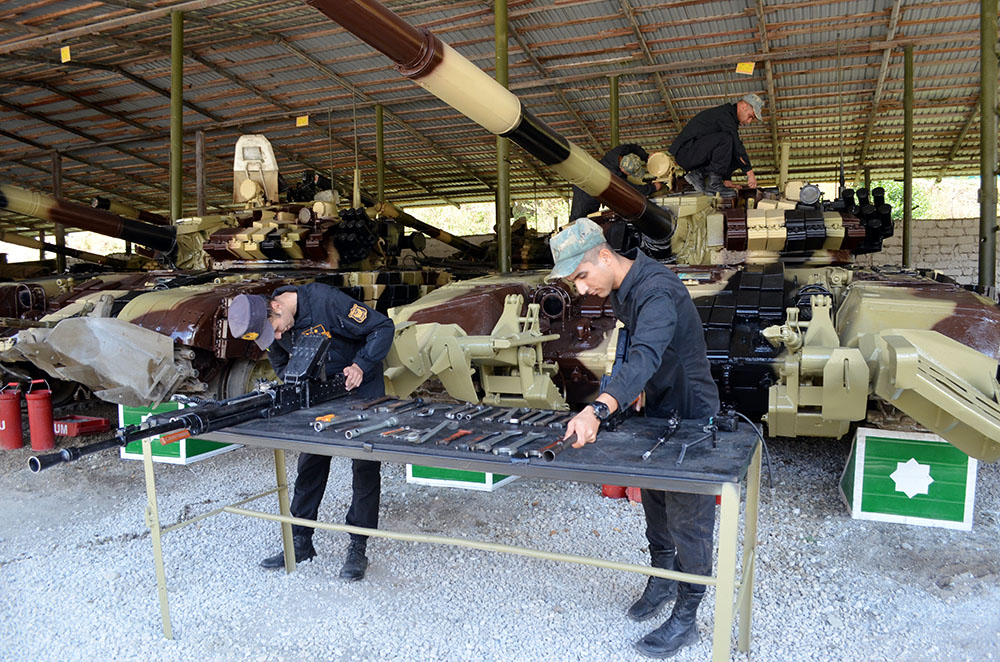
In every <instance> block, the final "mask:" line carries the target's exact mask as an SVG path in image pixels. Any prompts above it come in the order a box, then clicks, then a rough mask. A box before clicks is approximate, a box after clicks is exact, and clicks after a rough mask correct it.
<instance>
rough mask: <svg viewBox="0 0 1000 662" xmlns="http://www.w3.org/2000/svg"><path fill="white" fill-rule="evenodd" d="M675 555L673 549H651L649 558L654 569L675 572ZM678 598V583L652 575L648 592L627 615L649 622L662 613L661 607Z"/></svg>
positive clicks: (644, 592)
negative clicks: (658, 613) (659, 612)
mask: <svg viewBox="0 0 1000 662" xmlns="http://www.w3.org/2000/svg"><path fill="white" fill-rule="evenodd" d="M674 553H675V552H674V550H672V549H671V550H669V551H664V550H662V549H656V550H654V549H652V548H650V550H649V556H650V560H651V565H652V566H653V567H654V568H662V569H663V570H673V569H674ZM676 596H677V582H676V581H675V580H673V579H664V578H663V577H653V576H652V575H650V577H649V581H647V582H646V590H645V591H643V592H642V596H641V597H640V598H639V599H638V600H636V601H635V604H633V605H632V606H631V607H629V608H628V612H626V614H625V615H626V616H628V617H629V618H630V619H631V620H633V621H637V622H640V621H645V620H649V619H650V618H652V617H653V616H656V613H657V612H658V611H660V607H662V606H663V605H665V604H666V603H667V602H669V601H670V600H673V599H674V598H675V597H676Z"/></svg>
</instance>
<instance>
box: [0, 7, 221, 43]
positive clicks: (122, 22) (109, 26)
mask: <svg viewBox="0 0 1000 662" xmlns="http://www.w3.org/2000/svg"><path fill="white" fill-rule="evenodd" d="M231 2H232V0H189V2H182V3H180V4H176V5H172V6H169V7H161V8H159V9H151V10H149V11H144V12H140V13H138V14H132V15H130V16H123V17H121V18H112V19H110V20H107V21H99V22H97V23H91V24H90V25H84V26H82V27H79V28H72V29H69V30H59V31H57V32H50V33H48V34H45V35H39V36H37V37H29V38H27V39H19V40H17V41H13V42H10V43H8V44H2V45H0V54H3V53H13V52H14V51H20V50H24V49H26V48H38V47H40V46H48V45H49V44H58V43H60V42H64V41H69V40H70V39H76V38H77V37H90V36H93V35H95V34H99V33H101V32H105V31H107V30H115V29H117V28H123V27H127V26H129V25H135V24H136V23H145V22H148V21H155V20H157V19H159V18H163V17H164V16H166V15H168V14H170V12H172V11H197V10H199V9H206V8H208V7H215V6H216V5H226V4H230V3H231Z"/></svg>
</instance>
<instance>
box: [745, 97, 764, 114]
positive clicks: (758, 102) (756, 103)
mask: <svg viewBox="0 0 1000 662" xmlns="http://www.w3.org/2000/svg"><path fill="white" fill-rule="evenodd" d="M740 101H746V102H747V103H748V104H750V107H751V108H753V114H754V115H755V116H756V117H757V119H759V120H762V119H764V118H763V117H762V116H761V114H760V111H761V109H763V108H764V100H763V99H761V98H760V97H759V96H757V95H756V94H744V95H743V98H742V99H740Z"/></svg>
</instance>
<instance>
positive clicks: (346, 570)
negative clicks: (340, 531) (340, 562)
mask: <svg viewBox="0 0 1000 662" xmlns="http://www.w3.org/2000/svg"><path fill="white" fill-rule="evenodd" d="M367 547H368V542H367V541H365V540H354V539H352V540H351V544H350V545H348V546H347V558H346V559H344V567H343V568H341V569H340V578H341V579H347V580H349V581H352V582H356V581H358V580H359V579H364V577H365V570H367V569H368V557H367V556H365V549H366V548H367Z"/></svg>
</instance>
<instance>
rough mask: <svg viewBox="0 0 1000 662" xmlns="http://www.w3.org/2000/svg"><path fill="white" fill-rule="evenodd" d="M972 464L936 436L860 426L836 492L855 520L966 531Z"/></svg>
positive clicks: (973, 498) (973, 487)
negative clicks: (839, 494) (839, 493)
mask: <svg viewBox="0 0 1000 662" xmlns="http://www.w3.org/2000/svg"><path fill="white" fill-rule="evenodd" d="M976 466H977V464H976V460H975V459H973V458H970V457H969V456H968V455H966V454H965V453H963V452H962V451H960V450H958V449H957V448H955V447H954V446H952V445H951V444H949V443H948V442H946V441H945V440H943V439H942V438H941V437H939V436H937V435H935V434H924V433H917V432H903V431H899V430H875V429H871V428H858V433H857V436H856V438H855V440H854V448H853V449H852V450H851V457H850V459H849V460H848V462H847V466H846V467H845V468H844V473H843V475H842V476H841V479H840V492H841V496H842V497H843V498H844V501H845V503H846V504H847V508H848V510H849V511H850V513H851V517H853V518H855V519H867V520H876V521H881V522H899V523H902V524H915V525H918V526H939V527H944V528H949V529H960V530H963V531H969V530H971V529H972V510H973V506H974V505H975V501H976Z"/></svg>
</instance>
